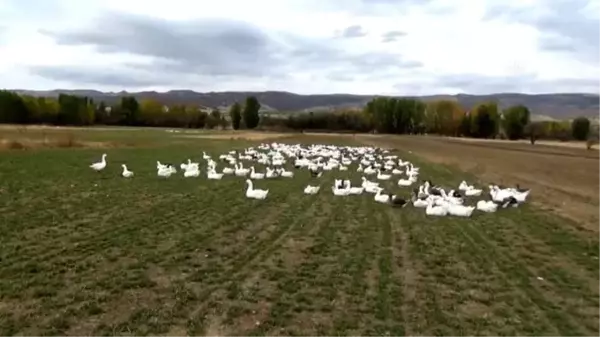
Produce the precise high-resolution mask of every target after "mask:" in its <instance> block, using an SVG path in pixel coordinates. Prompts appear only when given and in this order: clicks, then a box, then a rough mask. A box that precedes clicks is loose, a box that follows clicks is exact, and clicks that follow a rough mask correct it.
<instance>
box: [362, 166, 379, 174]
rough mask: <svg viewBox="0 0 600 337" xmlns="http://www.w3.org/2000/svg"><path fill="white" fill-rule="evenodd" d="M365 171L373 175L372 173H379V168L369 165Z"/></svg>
mask: <svg viewBox="0 0 600 337" xmlns="http://www.w3.org/2000/svg"><path fill="white" fill-rule="evenodd" d="M363 173H364V174H366V175H371V174H375V173H377V170H375V169H374V168H373V167H371V166H369V167H367V168H366V169H364V170H363Z"/></svg>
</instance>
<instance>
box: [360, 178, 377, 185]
mask: <svg viewBox="0 0 600 337" xmlns="http://www.w3.org/2000/svg"><path fill="white" fill-rule="evenodd" d="M361 179H362V185H361V186H362V187H367V186H374V187H379V183H378V182H373V181H369V180H367V178H365V177H364V176H363V177H361Z"/></svg>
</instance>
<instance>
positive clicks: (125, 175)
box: [121, 164, 133, 178]
mask: <svg viewBox="0 0 600 337" xmlns="http://www.w3.org/2000/svg"><path fill="white" fill-rule="evenodd" d="M121 166H122V167H123V173H121V175H122V176H123V178H131V177H133V172H132V171H129V170H128V169H127V165H125V164H123V165H121Z"/></svg>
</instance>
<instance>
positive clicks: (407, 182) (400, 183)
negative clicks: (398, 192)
mask: <svg viewBox="0 0 600 337" xmlns="http://www.w3.org/2000/svg"><path fill="white" fill-rule="evenodd" d="M415 182H417V178H414V176H411V177H410V178H408V179H400V180H398V186H403V187H408V186H411V185H412V184H414V183H415Z"/></svg>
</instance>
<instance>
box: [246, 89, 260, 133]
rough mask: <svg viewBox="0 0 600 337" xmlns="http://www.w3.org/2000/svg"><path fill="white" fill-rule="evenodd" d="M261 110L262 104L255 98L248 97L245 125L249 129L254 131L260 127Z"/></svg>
mask: <svg viewBox="0 0 600 337" xmlns="http://www.w3.org/2000/svg"><path fill="white" fill-rule="evenodd" d="M259 110H260V103H259V102H258V99H256V97H254V96H248V97H246V104H244V113H243V117H244V124H245V125H246V127H247V128H248V129H254V128H255V127H257V126H258V122H259V121H260V117H259V115H258V111H259Z"/></svg>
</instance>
